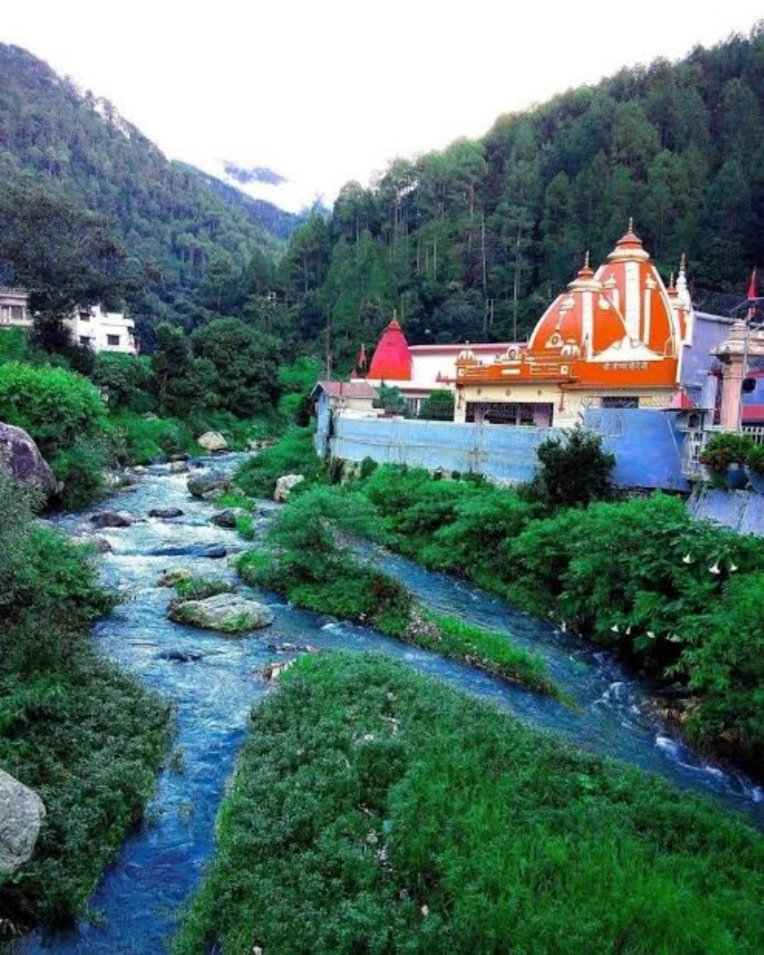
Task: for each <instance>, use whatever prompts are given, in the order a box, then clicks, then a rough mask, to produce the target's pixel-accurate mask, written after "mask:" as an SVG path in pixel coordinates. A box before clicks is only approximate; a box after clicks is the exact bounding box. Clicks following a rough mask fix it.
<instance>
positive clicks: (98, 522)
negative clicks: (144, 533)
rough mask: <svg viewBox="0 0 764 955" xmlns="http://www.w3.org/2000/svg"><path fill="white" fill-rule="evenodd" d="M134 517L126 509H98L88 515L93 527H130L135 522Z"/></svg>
mask: <svg viewBox="0 0 764 955" xmlns="http://www.w3.org/2000/svg"><path fill="white" fill-rule="evenodd" d="M135 520H136V519H135V518H134V517H133V516H132V514H128V513H127V512H126V511H98V513H96V514H91V515H90V523H91V524H92V525H93V527H98V528H103V527H130V525H131V524H135Z"/></svg>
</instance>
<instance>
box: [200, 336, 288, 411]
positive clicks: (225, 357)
mask: <svg viewBox="0 0 764 955" xmlns="http://www.w3.org/2000/svg"><path fill="white" fill-rule="evenodd" d="M191 344H192V348H193V353H194V355H195V356H196V358H195V359H194V361H193V363H192V364H193V365H194V366H196V363H197V362H199V361H206V362H208V363H209V364H210V366H211V367H212V368H214V372H215V376H216V379H217V384H216V386H215V393H216V400H215V405H214V406H216V407H218V408H221V409H222V410H224V411H230V412H232V413H233V414H236V415H238V416H239V417H248V416H251V415H255V414H263V413H268V412H270V411H271V410H273V408H274V406H275V403H276V401H277V400H278V397H279V395H280V393H281V387H280V385H279V379H278V359H279V351H278V343H277V341H276V340H275V339H273V338H270V337H268V336H266V335H263V334H261V333H260V332H258V331H256V330H255V329H253V328H252V327H250V326H249V325H246V324H245V323H244V322H242V321H240V320H239V319H236V318H220V319H217V320H215V321H213V322H210V323H209V324H208V325H204V326H203V327H202V328H199V329H197V330H196V331H195V332H194V334H193V335H192V337H191ZM210 404H212V402H210Z"/></svg>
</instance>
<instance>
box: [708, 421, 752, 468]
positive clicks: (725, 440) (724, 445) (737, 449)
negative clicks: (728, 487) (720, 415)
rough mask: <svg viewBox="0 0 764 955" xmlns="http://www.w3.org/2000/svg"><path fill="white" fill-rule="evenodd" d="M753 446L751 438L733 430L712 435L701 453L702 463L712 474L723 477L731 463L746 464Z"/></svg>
mask: <svg viewBox="0 0 764 955" xmlns="http://www.w3.org/2000/svg"><path fill="white" fill-rule="evenodd" d="M752 447H753V442H752V441H751V439H750V438H749V437H748V436H747V435H744V434H737V433H735V432H733V431H720V432H718V433H716V434H713V435H711V437H710V438H709V440H708V443H707V444H706V446H705V448H704V449H703V451H702V453H701V455H700V463H701V464H703V465H705V467H707V468H708V470H709V471H711V473H712V474H714V475H716V476H717V477H723V476H724V475H725V474H726V473H727V468H728V467H729V466H730V464H744V463H745V461H746V459H747V458H748V455H749V453H750V451H751V449H752Z"/></svg>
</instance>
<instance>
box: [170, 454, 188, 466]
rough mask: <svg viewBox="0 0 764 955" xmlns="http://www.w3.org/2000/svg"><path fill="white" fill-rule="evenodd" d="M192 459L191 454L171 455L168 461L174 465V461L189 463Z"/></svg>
mask: <svg viewBox="0 0 764 955" xmlns="http://www.w3.org/2000/svg"><path fill="white" fill-rule="evenodd" d="M190 457H191V455H190V454H171V455H170V457H169V458H168V459H167V460H168V461H169V462H170V463H171V464H172V462H173V461H188V459H189V458H190Z"/></svg>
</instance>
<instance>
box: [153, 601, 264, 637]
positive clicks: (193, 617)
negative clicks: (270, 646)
mask: <svg viewBox="0 0 764 955" xmlns="http://www.w3.org/2000/svg"><path fill="white" fill-rule="evenodd" d="M169 615H170V619H171V620H175V621H176V623H186V624H191V625H192V626H194V627H202V628H203V629H205V630H219V631H220V632H221V633H230V634H239V633H247V631H249V630H258V629H260V628H261V627H267V626H268V625H269V624H271V623H273V620H274V618H275V614H274V613H273V611H272V610H271V608H270V607H266V606H265V604H261V603H258V602H257V601H256V600H247V599H246V597H242V596H241V595H240V594H234V593H225V594H215V596H214V597H206V598H205V599H204V600H177V601H173V602H172V603H171V604H170V611H169Z"/></svg>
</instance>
